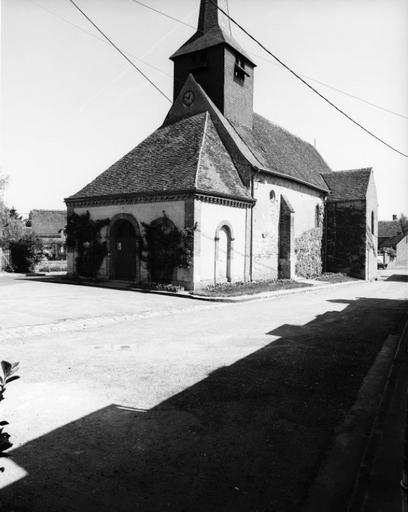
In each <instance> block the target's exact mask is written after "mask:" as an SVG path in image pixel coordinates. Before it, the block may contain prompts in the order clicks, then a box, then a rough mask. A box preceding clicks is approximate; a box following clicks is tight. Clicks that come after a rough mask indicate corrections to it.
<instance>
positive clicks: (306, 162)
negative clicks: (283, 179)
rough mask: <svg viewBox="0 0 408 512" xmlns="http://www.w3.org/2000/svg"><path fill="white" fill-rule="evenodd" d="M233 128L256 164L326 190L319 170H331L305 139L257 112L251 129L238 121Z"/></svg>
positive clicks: (323, 171)
mask: <svg viewBox="0 0 408 512" xmlns="http://www.w3.org/2000/svg"><path fill="white" fill-rule="evenodd" d="M234 129H235V130H236V132H237V133H238V135H239V136H240V137H241V139H242V140H243V141H244V143H245V144H246V146H247V147H248V148H249V150H250V151H251V152H252V154H253V155H254V156H255V158H256V159H257V161H258V162H259V167H261V168H263V169H266V170H268V169H269V170H271V171H277V172H279V173H281V174H284V175H286V176H288V177H291V178H295V179H296V180H298V181H301V182H304V183H307V184H310V185H313V186H315V187H317V188H319V189H321V190H325V191H327V190H328V187H327V185H326V182H325V181H324V180H323V178H322V176H321V174H322V173H331V172H332V171H331V169H330V167H329V166H328V165H327V163H326V162H325V161H324V160H323V158H322V157H321V155H320V154H319V152H318V151H317V150H316V148H314V147H313V146H312V145H311V144H309V143H308V142H305V141H304V140H302V139H300V138H299V137H297V136H296V135H293V134H292V133H290V132H288V131H287V130H285V129H284V128H281V127H280V126H278V125H276V124H274V123H272V122H271V121H269V120H268V119H266V118H264V117H262V116H260V115H259V114H256V113H254V117H253V128H252V130H251V129H250V128H247V127H244V126H240V125H238V124H237V125H234Z"/></svg>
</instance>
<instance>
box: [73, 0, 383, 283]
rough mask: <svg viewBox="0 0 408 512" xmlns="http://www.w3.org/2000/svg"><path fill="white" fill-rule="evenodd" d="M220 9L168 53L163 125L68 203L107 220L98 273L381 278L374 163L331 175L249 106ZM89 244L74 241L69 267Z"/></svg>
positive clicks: (175, 278) (245, 75) (239, 60)
mask: <svg viewBox="0 0 408 512" xmlns="http://www.w3.org/2000/svg"><path fill="white" fill-rule="evenodd" d="M217 5H218V6H219V7H220V8H221V9H223V10H224V11H226V9H227V0H218V1H217V0H214V1H212V0H201V4H200V12H199V20H198V27H197V32H196V33H195V34H194V35H193V36H192V37H191V38H190V39H189V40H188V41H187V42H186V43H185V44H184V45H182V46H181V48H179V49H178V50H177V51H176V52H175V53H173V55H172V56H171V57H170V58H171V60H172V61H173V63H174V99H173V104H172V106H171V108H170V110H169V112H168V114H167V116H166V117H165V119H164V122H163V124H162V126H160V127H159V128H158V129H157V130H156V131H155V132H154V133H152V134H151V135H150V136H149V137H147V138H146V139H145V140H144V141H143V142H141V143H140V144H139V145H138V146H136V147H135V148H134V149H132V150H131V151H130V152H129V153H128V154H127V155H125V156H124V157H123V158H121V159H120V160H119V161H118V162H116V163H114V164H113V165H112V166H111V167H110V168H108V169H107V170H106V171H105V172H103V173H102V174H100V175H99V176H98V177H97V178H96V179H94V180H93V181H92V182H91V183H89V184H88V185H86V186H85V187H84V188H82V189H81V190H80V191H79V192H77V193H76V194H74V195H72V196H71V197H69V198H67V199H66V200H65V201H66V205H67V210H68V218H71V219H72V218H74V217H75V216H76V217H75V218H77V219H79V218H82V217H84V216H88V217H87V218H88V221H89V220H92V221H94V222H95V223H97V222H100V224H99V225H100V231H99V232H98V243H99V244H100V246H102V245H103V247H104V248H105V250H104V251H103V252H102V253H100V257H99V259H98V263H97V269H96V275H97V277H99V278H102V279H110V280H122V281H131V282H134V283H137V284H143V283H158V282H165V283H174V284H178V285H181V286H183V287H185V288H186V289H189V290H194V289H199V288H202V287H205V286H207V285H213V284H216V283H225V282H232V283H233V282H246V281H256V280H273V279H292V278H294V277H296V276H304V277H310V276H315V275H318V274H320V273H321V272H322V271H330V272H345V273H348V274H350V275H355V276H356V277H359V278H362V279H374V278H375V277H376V272H377V270H376V268H377V267H376V265H377V263H376V262H377V258H376V256H377V235H378V233H377V206H378V204H377V196H376V190H375V182H374V174H373V171H372V169H371V168H366V169H356V170H350V171H341V172H333V171H332V170H331V169H330V168H329V166H328V165H327V163H326V162H325V161H324V159H323V158H322V156H321V155H320V154H319V153H318V151H317V150H316V149H315V148H314V147H313V146H312V145H310V144H309V143H307V142H305V141H303V140H301V139H300V138H298V137H297V136H295V135H293V134H291V133H289V132H288V131H286V130H285V129H283V128H281V127H279V126H277V125H275V124H273V123H272V122H271V121H269V120H268V119H265V118H264V117H262V116H261V115H259V114H257V113H255V112H254V111H253V95H254V80H255V68H256V64H255V63H254V62H253V59H252V58H251V57H250V56H249V55H248V54H247V53H246V52H245V50H244V49H242V48H241V47H240V45H239V44H238V43H237V41H236V40H235V39H234V38H233V36H232V31H231V26H230V21H229V19H228V18H227V16H225V15H224V14H223V13H222V12H221V11H220V10H219V9H218V8H217ZM95 225H96V224H95ZM90 245H91V243H90V242H83V241H82V242H80V243H79V242H78V243H77V244H76V245H75V243H71V244H70V245H69V246H68V272H69V274H70V275H80V274H81V269H80V259H81V258H80V257H81V256H82V257H83V256H84V254H83V253H84V249H83V247H85V248H86V247H88V248H89V247H90ZM91 259H92V258H91ZM93 260H95V258H93ZM82 273H83V272H82Z"/></svg>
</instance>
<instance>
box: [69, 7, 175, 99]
mask: <svg viewBox="0 0 408 512" xmlns="http://www.w3.org/2000/svg"><path fill="white" fill-rule="evenodd" d="M68 1H69V2H71V4H72V5H73V6H74V7H75V8H76V9H77V10H78V11H79V12H80V13H81V14H82V16H84V17H85V18H86V19H87V20H88V21H89V23H90V24H91V25H92V26H93V27H94V28H96V30H97V31H98V32H99V33H100V34H101V35H102V36H103V37H104V38H105V39H106V40H107V41H108V43H109V44H110V45H111V46H113V48H115V50H116V51H117V52H119V53H120V54H121V55H122V57H123V58H124V59H125V60H126V61H127V62H128V63H129V64H130V65H131V66H132V67H133V68H135V69H136V71H138V72H139V73H140V74H141V75H142V76H143V78H144V79H145V80H147V81H148V82H149V84H150V85H152V86H153V87H154V88H155V89H156V91H158V92H159V93H160V94H161V95H162V96H163V97H164V98H166V100H167V101H169V102H170V103H173V102H172V100H171V99H170V98H169V97H168V96H167V94H166V93H164V92H163V91H162V90H161V89H160V87H159V86H157V85H156V84H155V83H154V82H153V81H152V80H151V79H150V78H149V77H148V76H147V75H146V74H145V73H143V71H142V70H141V69H140V68H139V67H138V66H136V64H135V63H134V62H133V61H132V60H130V59H129V57H128V56H127V55H126V54H125V53H124V52H123V51H122V50H121V49H120V48H119V47H118V46H117V45H116V44H115V43H114V42H113V41H112V40H111V39H110V38H109V37H108V36H107V35H106V34H105V33H104V32H103V31H102V30H101V29H100V28H99V27H98V25H96V23H94V22H93V21H92V20H91V18H90V17H89V16H87V14H85V12H84V11H83V10H82V9H81V8H80V7H79V6H78V5H77V4H76V3H75V2H74V0H68Z"/></svg>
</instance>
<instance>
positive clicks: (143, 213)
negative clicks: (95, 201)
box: [67, 201, 185, 280]
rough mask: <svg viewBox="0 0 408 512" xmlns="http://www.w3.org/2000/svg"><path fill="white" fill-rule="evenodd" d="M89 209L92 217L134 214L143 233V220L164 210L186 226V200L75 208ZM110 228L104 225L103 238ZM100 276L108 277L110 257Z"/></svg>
mask: <svg viewBox="0 0 408 512" xmlns="http://www.w3.org/2000/svg"><path fill="white" fill-rule="evenodd" d="M87 211H89V213H90V215H91V219H93V220H102V219H109V220H112V219H113V218H114V217H115V216H116V215H120V214H127V215H132V216H133V217H134V218H135V219H136V221H137V222H138V224H139V228H140V231H141V233H142V234H143V227H142V222H145V223H146V224H149V223H151V222H152V221H153V220H155V219H157V218H159V217H162V216H163V212H165V213H166V216H167V217H168V218H169V219H170V220H172V221H173V222H174V224H175V225H176V227H177V228H178V229H184V228H185V202H184V201H163V202H159V201H157V202H151V203H136V204H126V205H104V206H88V207H80V208H74V212H75V213H76V214H78V215H82V214H84V213H86V212H87ZM107 231H108V228H107V227H104V228H103V229H102V231H101V235H102V239H103V240H106V236H107ZM67 264H68V273H69V274H72V273H74V265H75V257H74V255H73V254H72V253H70V254H68V260H67ZM179 274H180V276H178V277H180V279H181V280H183V276H182V274H183V272H182V270H180V272H179ZM99 275H100V277H104V278H108V277H109V269H108V258H105V260H104V261H103V263H102V265H101V268H100V271H99Z"/></svg>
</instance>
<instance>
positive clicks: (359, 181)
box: [322, 167, 372, 202]
mask: <svg viewBox="0 0 408 512" xmlns="http://www.w3.org/2000/svg"><path fill="white" fill-rule="evenodd" d="M371 173H372V168H371V167H367V168H364V169H350V170H347V171H336V172H330V173H327V174H326V173H322V176H323V179H324V181H325V182H326V183H327V186H328V187H329V189H330V192H331V193H330V195H329V197H328V198H327V200H328V202H337V201H357V200H364V199H366V195H367V188H368V184H369V182H370V176H371Z"/></svg>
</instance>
